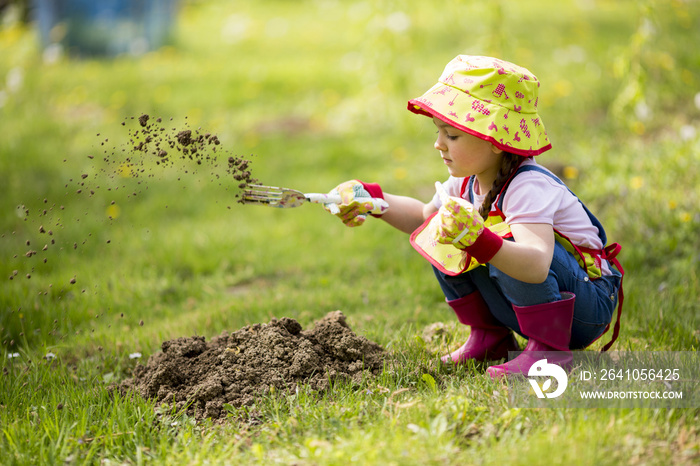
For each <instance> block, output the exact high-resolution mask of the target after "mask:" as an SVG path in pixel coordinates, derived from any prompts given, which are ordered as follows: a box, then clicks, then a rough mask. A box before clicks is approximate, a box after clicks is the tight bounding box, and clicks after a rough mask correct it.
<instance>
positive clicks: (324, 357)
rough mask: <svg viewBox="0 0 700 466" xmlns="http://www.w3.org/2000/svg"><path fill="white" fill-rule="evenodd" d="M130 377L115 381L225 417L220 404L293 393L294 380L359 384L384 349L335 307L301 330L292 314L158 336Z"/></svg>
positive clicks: (376, 368) (312, 384)
mask: <svg viewBox="0 0 700 466" xmlns="http://www.w3.org/2000/svg"><path fill="white" fill-rule="evenodd" d="M161 350H162V351H160V352H158V353H155V354H154V355H153V356H151V357H150V358H149V360H148V363H147V364H146V365H145V366H144V365H141V364H139V365H137V366H136V367H135V369H134V372H133V378H131V379H128V380H126V381H124V382H123V383H122V384H121V385H119V386H118V387H113V388H116V389H118V390H119V391H120V392H122V393H127V392H129V391H130V390H133V391H135V392H136V393H138V394H139V395H141V396H142V397H144V398H155V399H156V400H157V401H159V402H161V403H172V404H173V405H174V406H175V407H176V408H177V409H187V412H188V414H189V415H192V416H194V417H195V418H196V419H202V418H204V417H210V418H213V419H219V418H225V417H226V414H227V411H226V410H225V409H224V404H230V405H231V406H234V407H241V406H251V405H253V404H255V401H256V399H257V398H258V397H260V396H262V395H265V394H267V393H270V392H271V391H275V392H279V393H294V391H295V390H296V389H297V387H298V386H299V385H301V384H303V385H305V386H308V387H309V388H310V389H311V390H315V391H323V390H325V389H327V388H328V386H329V384H330V383H332V382H335V381H341V380H342V381H347V382H350V383H355V384H359V383H360V382H361V381H362V380H363V379H367V378H371V377H372V376H373V375H377V374H378V373H379V372H380V371H381V369H382V367H383V359H384V349H383V348H382V347H381V346H379V345H378V344H376V343H374V342H372V341H370V340H368V339H366V338H365V337H362V336H358V335H356V334H354V333H353V332H352V330H351V329H350V327H349V326H348V324H347V322H346V319H345V316H344V315H343V313H342V312H340V311H335V312H331V313H329V314H327V315H326V316H325V317H324V318H323V319H321V320H320V321H318V322H316V324H315V326H314V328H312V329H310V330H303V329H302V326H301V325H300V324H299V323H298V322H297V321H296V320H294V319H290V318H287V317H283V318H281V319H272V320H271V321H270V322H269V323H267V324H254V325H249V326H246V327H243V328H241V329H240V330H237V331H235V332H233V333H227V332H223V333H222V334H221V335H219V336H216V337H214V338H212V339H211V340H210V341H209V342H207V341H206V340H205V338H204V337H202V336H193V337H189V338H186V337H182V338H176V339H174V340H170V341H166V342H163V343H162V345H161Z"/></svg>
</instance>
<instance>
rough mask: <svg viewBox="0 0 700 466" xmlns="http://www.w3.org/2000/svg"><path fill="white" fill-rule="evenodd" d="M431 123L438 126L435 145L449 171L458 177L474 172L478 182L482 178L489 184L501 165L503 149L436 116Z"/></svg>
mask: <svg viewBox="0 0 700 466" xmlns="http://www.w3.org/2000/svg"><path fill="white" fill-rule="evenodd" d="M433 123H435V126H437V128H438V136H437V140H436V141H435V149H437V150H438V151H439V152H440V156H441V157H442V160H443V161H444V163H445V165H447V171H449V172H450V175H452V176H454V177H458V178H462V177H466V176H471V175H477V178H479V182H480V184H481V182H482V181H485V182H486V183H488V184H487V185H486V186H491V183H493V180H495V179H496V174H497V173H498V170H499V168H500V166H501V158H502V155H503V151H502V150H501V149H498V148H497V147H496V146H494V145H493V144H491V143H490V142H487V141H484V140H483V139H479V138H477V137H476V136H472V135H471V134H468V133H465V132H464V131H460V130H458V129H457V128H455V127H454V126H450V125H448V124H447V123H445V122H444V121H442V120H440V119H438V118H436V117H433ZM489 180H490V181H491V182H490V183H489Z"/></svg>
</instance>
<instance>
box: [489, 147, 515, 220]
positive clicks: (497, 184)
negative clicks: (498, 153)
mask: <svg viewBox="0 0 700 466" xmlns="http://www.w3.org/2000/svg"><path fill="white" fill-rule="evenodd" d="M524 159H525V157H523V156H521V155H516V154H512V153H510V152H503V158H502V159H501V168H500V169H499V170H498V174H497V175H496V179H495V180H494V181H493V185H492V186H491V189H490V190H489V192H488V193H486V197H485V198H484V202H483V203H482V204H481V207H480V208H479V214H480V215H481V216H482V217H483V219H484V220H486V217H488V215H489V212H490V211H491V204H493V201H495V200H496V196H498V194H499V193H500V192H501V189H503V185H504V184H506V181H508V178H510V176H511V175H512V174H513V172H514V171H515V170H516V169H517V168H518V167H519V166H520V163H521V162H523V161H524Z"/></svg>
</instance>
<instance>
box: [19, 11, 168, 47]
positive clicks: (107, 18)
mask: <svg viewBox="0 0 700 466" xmlns="http://www.w3.org/2000/svg"><path fill="white" fill-rule="evenodd" d="M177 3H178V1H177V0H33V5H32V6H33V8H32V10H33V17H34V19H35V20H36V22H37V25H38V28H39V33H40V35H41V41H42V44H43V46H44V47H48V46H51V45H52V44H60V45H61V46H62V47H63V48H64V49H65V50H66V51H67V52H68V53H69V54H70V55H73V56H116V55H121V54H130V55H141V54H143V53H145V52H148V51H150V50H155V49H157V48H159V47H161V46H163V45H165V44H166V43H167V40H168V38H169V36H170V33H171V29H172V24H173V22H174V19H175V14H176V10H177Z"/></svg>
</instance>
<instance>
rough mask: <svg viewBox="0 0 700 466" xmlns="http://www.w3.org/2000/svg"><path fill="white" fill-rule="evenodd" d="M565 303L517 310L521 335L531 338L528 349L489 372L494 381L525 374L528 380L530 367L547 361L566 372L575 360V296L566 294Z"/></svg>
mask: <svg viewBox="0 0 700 466" xmlns="http://www.w3.org/2000/svg"><path fill="white" fill-rule="evenodd" d="M561 296H562V299H561V300H560V301H554V302H552V303H545V304H537V305H534V306H515V305H514V306H513V310H514V311H515V316H516V317H517V318H518V323H519V324H520V331H521V332H522V333H523V334H524V335H527V336H528V337H529V340H528V342H527V346H525V349H524V350H523V352H522V353H520V355H519V356H518V357H516V358H514V359H513V360H512V361H508V362H506V363H505V364H499V365H497V366H491V367H489V368H488V369H487V370H486V371H487V372H488V373H489V375H490V376H491V378H494V379H495V378H499V377H505V376H508V375H516V374H522V375H525V376H527V373H528V371H529V370H530V367H531V366H532V365H533V364H534V363H535V362H536V361H538V360H540V359H542V358H544V357H547V362H548V363H553V364H558V365H559V366H562V367H564V368H565V369H566V367H567V366H568V365H570V364H571V361H572V359H573V357H572V355H571V351H569V341H570V340H571V324H572V323H573V319H574V301H575V298H576V296H575V295H574V294H573V293H567V292H562V293H561ZM544 351H555V352H556V351H559V352H563V353H560V354H553V355H550V354H547V355H544V354H543V353H542V352H544Z"/></svg>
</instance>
